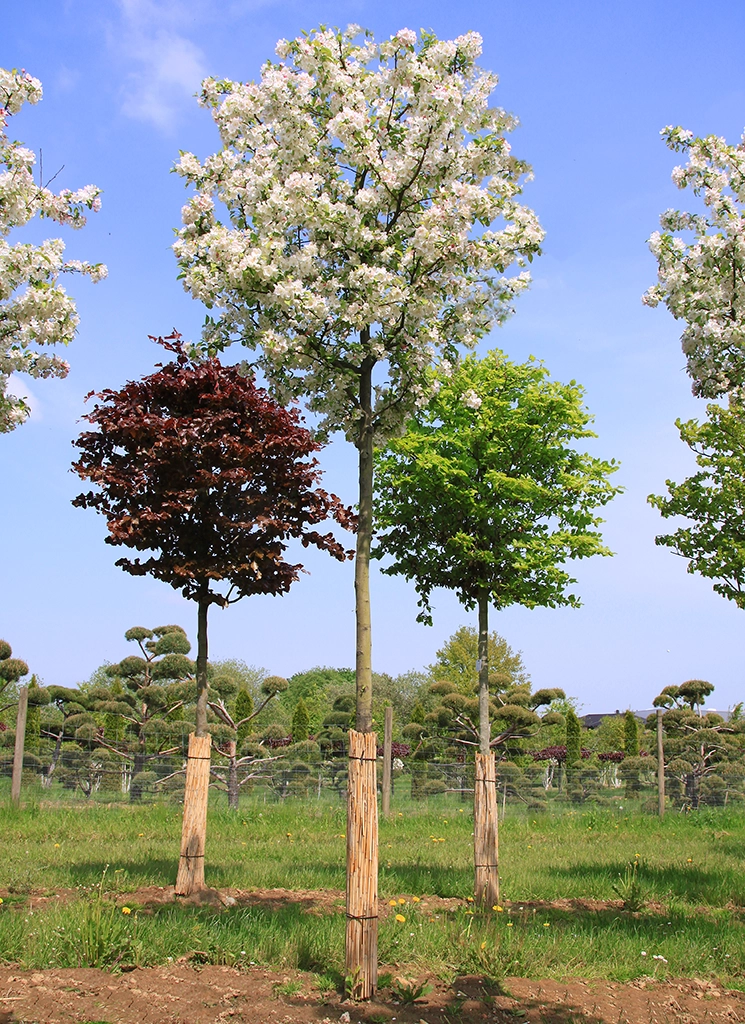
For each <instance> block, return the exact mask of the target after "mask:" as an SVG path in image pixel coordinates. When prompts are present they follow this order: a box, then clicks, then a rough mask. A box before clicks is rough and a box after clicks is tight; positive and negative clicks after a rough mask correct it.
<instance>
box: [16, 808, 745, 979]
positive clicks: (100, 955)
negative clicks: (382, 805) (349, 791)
mask: <svg viewBox="0 0 745 1024" xmlns="http://www.w3.org/2000/svg"><path fill="white" fill-rule="evenodd" d="M344 824H345V821H344V808H343V806H342V805H341V804H340V803H339V804H330V803H327V802H324V801H322V802H320V803H319V804H315V803H314V802H312V801H308V802H301V801H297V802H288V803H285V804H282V805H277V804H274V805H272V804H262V803H259V802H257V801H251V800H247V801H246V803H245V806H244V807H243V808H242V811H241V813H240V814H239V815H237V816H235V815H229V814H228V813H227V812H225V811H220V810H215V811H213V812H211V814H210V819H209V826H208V846H207V870H206V873H207V881H208V883H209V884H210V885H213V886H216V887H219V888H229V887H235V888H240V889H250V888H254V887H266V888H272V887H285V888H289V889H336V890H342V889H343V887H344V850H345V840H344V835H343V834H344ZM180 828H181V818H180V811H179V809H178V808H176V807H167V806H163V805H160V806H157V805H144V806H141V807H131V806H129V805H116V806H113V807H111V808H106V807H102V806H95V805H94V806H89V807H79V808H69V807H67V808H66V807H59V808H57V807H55V808H53V809H49V808H46V807H44V808H39V807H27V808H25V809H22V810H16V809H13V808H10V807H8V806H5V807H0V829H1V832H0V834H2V836H3V839H4V842H3V860H2V865H1V866H0V887H3V888H5V889H7V891H8V894H9V895H8V896H7V898H6V899H5V902H4V904H3V906H2V907H0V959H2V961H4V962H6V963H19V964H21V965H23V966H26V967H33V968H41V967H46V966H57V967H65V966H78V965H85V964H95V963H98V964H99V965H101V966H109V967H117V966H122V965H127V964H130V963H135V964H143V965H144V964H156V963H164V962H167V961H168V958H169V957H171V958H173V959H174V960H175V959H177V958H178V957H181V956H186V957H189V956H192V957H196V958H197V959H201V960H202V961H205V960H206V961H208V962H213V963H229V964H241V963H248V962H250V961H253V962H255V963H260V964H267V965H272V966H281V967H298V968H300V969H305V970H312V971H316V972H317V973H319V974H320V975H325V976H326V977H330V978H333V979H335V981H336V982H337V983H340V979H341V972H342V970H343V963H342V956H343V941H344V919H343V915H341V914H339V913H329V914H324V915H320V916H319V915H311V914H308V913H307V912H305V910H304V908H303V907H302V906H300V905H296V904H292V905H288V906H286V907H283V908H281V909H280V910H279V911H278V910H276V909H273V908H272V909H264V908H262V907H261V906H258V907H257V906H252V907H250V908H246V907H231V908H229V909H221V910H214V909H211V908H206V907H200V908H197V907H192V906H177V905H171V904H168V905H163V906H158V907H155V908H152V909H149V910H147V912H145V911H142V910H139V909H138V908H136V907H135V908H134V912H133V913H132V914H131V915H122V914H121V912H120V911H119V910H116V912H112V910H115V908H114V907H113V904H112V903H111V902H110V901H109V900H108V898H107V894H108V893H111V892H119V893H124V892H131V891H133V890H134V889H136V888H138V887H140V886H145V885H151V884H155V885H168V884H171V883H172V882H173V879H174V877H175V871H176V861H177V853H178V845H179V836H180ZM471 831H472V820H471V814H470V810H469V809H467V808H466V809H464V808H463V805H461V804H458V803H457V802H450V803H443V804H442V805H440V806H439V807H438V805H436V804H435V802H434V801H433V802H432V804H430V806H429V807H422V806H418V805H408V806H405V808H404V810H402V811H400V812H398V811H397V812H395V816H394V818H393V819H392V820H391V821H389V822H381V827H380V865H381V870H380V894H381V896H382V897H384V898H386V899H390V898H393V897H405V898H406V899H407V903H406V905H405V906H403V907H402V908H401V912H402V914H403V916H405V918H406V920H405V922H396V921H395V919H394V918H393V916H391V917H390V918H388V919H387V920H385V921H383V922H381V926H380V961H381V964H382V965H389V966H390V967H391V968H393V969H395V970H405V971H410V972H415V973H416V972H418V973H421V974H429V975H436V976H438V977H443V978H448V977H453V976H455V975H456V974H459V973H479V974H485V975H487V976H489V977H493V978H497V979H499V978H502V977H505V976H507V975H510V974H514V975H522V976H527V977H566V976H581V977H586V978H610V979H614V980H626V979H629V978H633V977H638V976H640V975H653V976H656V977H665V976H702V975H716V976H718V977H720V978H721V979H722V980H723V981H725V982H727V983H729V984H734V985H738V986H739V985H742V984H743V982H742V978H743V976H745V924H744V923H743V921H744V918H743V916H742V915H741V911H740V908H741V907H744V906H745V877H744V876H743V872H742V858H743V851H744V850H745V814H743V813H741V812H736V811H703V812H699V813H698V814H695V815H688V816H682V815H675V814H669V815H668V816H666V817H665V818H664V819H663V820H662V821H660V820H659V819H657V818H655V817H652V816H646V815H642V814H639V813H634V812H629V813H628V814H626V813H620V814H618V813H615V814H614V813H613V812H598V811H589V812H582V811H576V812H572V811H567V812H565V813H564V814H562V815H559V816H548V815H545V816H536V817H530V816H528V817H525V816H523V817H517V816H514V817H513V816H510V815H508V818H507V821H506V822H505V823H504V824H503V826H502V829H501V833H500V862H501V870H502V882H503V894H504V898H505V900H506V901H512V903H511V906H510V912H509V913H507V912H503V913H489V914H485V915H481V914H479V913H474V912H473V908H472V906H470V905H469V903H468V902H467V897H468V895H469V893H470V892H471V886H472V866H471V865H472V845H471V844H472V838H471ZM288 833H289V834H288ZM442 840H444V841H442ZM631 862H637V863H638V869H637V872H636V876H637V879H638V882H639V885H640V887H641V891H642V896H643V899H644V902H645V906H644V909H642V911H641V912H639V913H637V914H633V913H627V912H623V911H619V910H617V909H601V910H598V911H578V910H568V909H558V908H551V909H546V908H542V907H539V908H538V909H537V910H534V908H533V907H532V906H530V905H523V904H529V901H550V900H556V899H558V898H562V897H570V898H571V897H595V898H597V899H600V900H614V899H617V892H616V891H614V886H615V887H616V889H618V888H619V879H621V880H622V878H623V876H624V873H625V872H626V870H627V867H628V865H629V863H631ZM107 864H108V865H110V867H109V869H108V871H107V872H106V874H105V875H104V870H105V868H106V865H107ZM102 880H103V881H102ZM61 888H77V890H78V892H77V894H76V896H75V897H74V898H73V899H72V900H69V901H67V902H64V903H62V904H58V903H56V902H54V901H52V900H49V901H47V902H46V903H45V905H44V907H43V909H38V910H36V911H35V912H34V913H33V914H31V913H27V912H26V907H27V906H28V903H27V900H26V897H27V894H29V893H30V892H37V893H38V892H46V893H54V892H55V891H57V890H58V889H61ZM412 895H417V896H420V897H422V898H423V899H424V900H426V897H427V896H428V895H437V896H444V897H459V898H460V900H461V902H460V903H459V904H458V905H457V909H454V910H452V911H443V910H441V909H437V910H436V911H435V912H430V909H429V908H428V906H427V905H426V904H424V905H423V904H419V905H415V904H412V903H411V901H410V897H411V896H412ZM132 905H133V906H134V904H132ZM521 905H523V909H522V910H520V909H519V907H520V906H521ZM643 952H644V953H646V956H643V955H642V953H643ZM660 957H663V958H664V959H658V958H660ZM656 958H657V959H656Z"/></svg>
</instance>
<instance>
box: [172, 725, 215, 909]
mask: <svg viewBox="0 0 745 1024" xmlns="http://www.w3.org/2000/svg"><path fill="white" fill-rule="evenodd" d="M211 743H212V737H211V736H209V735H207V736H196V735H195V734H194V733H191V734H190V735H189V754H188V760H187V762H186V789H185V790H184V819H183V825H182V828H181V857H180V858H179V864H178V875H177V877H176V890H175V891H176V895H177V896H189V895H190V894H191V893H193V892H197V891H198V890H200V889H204V888H205V885H204V847H205V840H206V836H207V800H208V797H209V784H210V746H211Z"/></svg>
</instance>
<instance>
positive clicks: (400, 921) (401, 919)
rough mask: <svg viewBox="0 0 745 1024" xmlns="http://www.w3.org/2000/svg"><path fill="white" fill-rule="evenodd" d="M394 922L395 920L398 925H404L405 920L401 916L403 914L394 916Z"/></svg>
mask: <svg viewBox="0 0 745 1024" xmlns="http://www.w3.org/2000/svg"><path fill="white" fill-rule="evenodd" d="M396 920H397V921H398V922H399V923H400V924H403V923H404V921H405V920H406V918H405V917H404V915H403V914H396Z"/></svg>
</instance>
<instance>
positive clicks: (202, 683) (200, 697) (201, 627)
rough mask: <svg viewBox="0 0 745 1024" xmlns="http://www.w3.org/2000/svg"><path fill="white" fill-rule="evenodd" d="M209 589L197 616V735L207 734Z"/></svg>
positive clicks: (200, 599)
mask: <svg viewBox="0 0 745 1024" xmlns="http://www.w3.org/2000/svg"><path fill="white" fill-rule="evenodd" d="M208 595H209V591H208V590H207V589H206V588H202V590H201V592H200V595H199V598H198V601H197V606H198V613H197V614H198V618H197V717H196V726H197V727H196V730H195V731H196V735H197V736H206V735H207V690H208V686H207V611H208V609H209V606H210V605H209V596H208Z"/></svg>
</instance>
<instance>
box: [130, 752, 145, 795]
mask: <svg viewBox="0 0 745 1024" xmlns="http://www.w3.org/2000/svg"><path fill="white" fill-rule="evenodd" d="M146 757H147V754H146V753H145V737H144V736H143V737H141V739H140V749H139V750H137V751H136V752H135V756H134V761H133V763H132V781H131V783H130V786H129V799H130V802H132V803H135V802H137V801H138V800H142V783H141V782H138V781H137V776H138V775H139V774H140V772H144V771H145V758H146Z"/></svg>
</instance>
